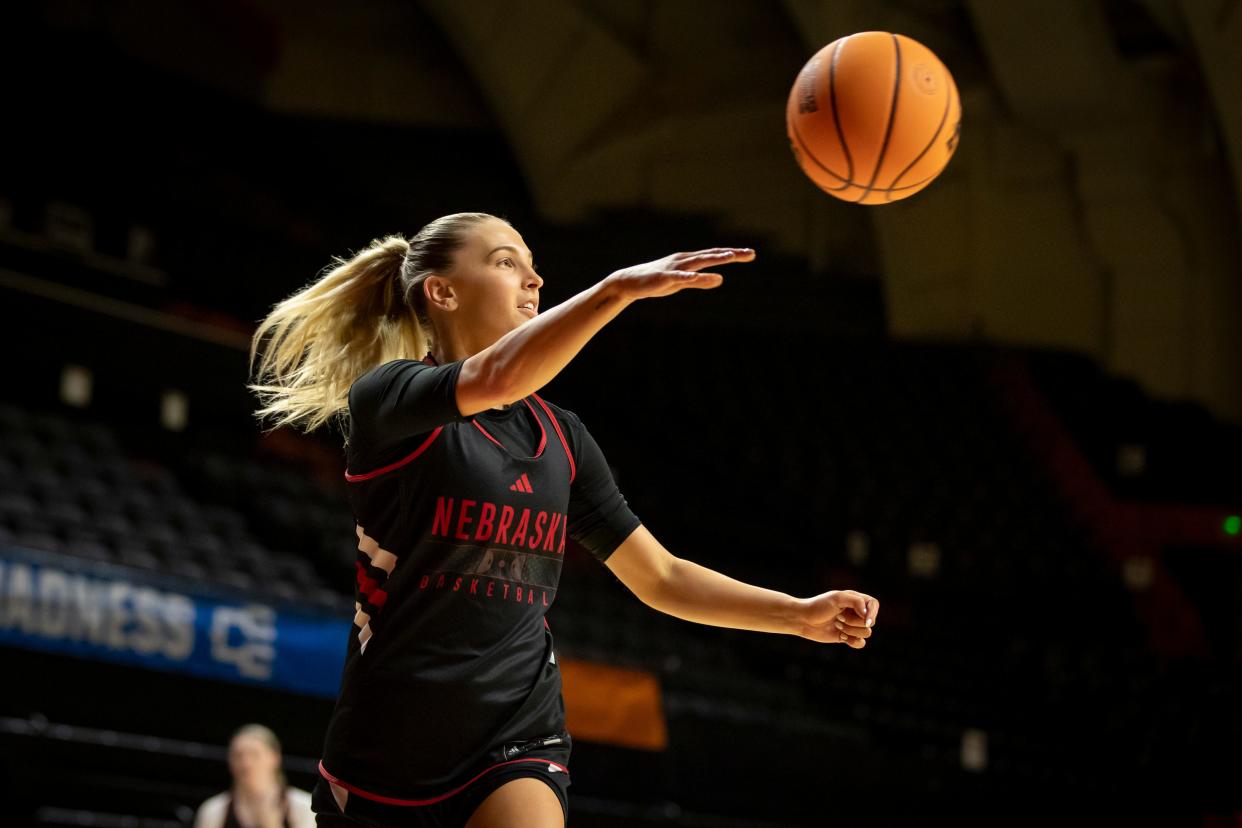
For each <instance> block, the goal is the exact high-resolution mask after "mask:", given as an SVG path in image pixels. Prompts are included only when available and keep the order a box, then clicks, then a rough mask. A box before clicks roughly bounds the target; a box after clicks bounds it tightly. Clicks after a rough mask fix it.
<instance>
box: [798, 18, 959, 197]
mask: <svg viewBox="0 0 1242 828" xmlns="http://www.w3.org/2000/svg"><path fill="white" fill-rule="evenodd" d="M785 127H786V131H787V132H788V133H789V143H790V146H791V147H792V148H793V153H794V157H795V158H796V159H797V160H798V166H800V167H801V168H802V171H803V172H804V173H806V175H807V177H808V178H810V179H811V180H812V181H814V182H815V184H816V185H817V186H818V187H819V188H820V189H821V190H823V191H824V192H826V193H829V194H830V195H834V196H836V197H837V198H839V199H841V200H843V201H852V202H855V203H857V204H887V203H888V202H890V201H897V200H899V199H903V198H907V197H909V196H912V195H914V194H915V193H917V192H918V191H919V190H921V189H923V188H924V187H926V186H927V185H928V184H930V183H931V182H932V181H933V180H934V179H935V178H936V176H938V175H940V171H941V170H943V169H944V168H945V165H946V164H948V163H949V159H950V158H951V157H953V151H954V150H955V149H957V139H958V134H959V133H960V131H961V127H962V102H961V99H960V98H959V97H958V93H957V85H956V84H954V83H953V76H952V75H950V74H949V70H948V69H946V68H945V66H944V64H943V63H941V62H940V59H939V58H938V57H936V55H935V54H934V53H933V52H932V51H931V50H930V49H928V48H927V47H926V46H924V45H923V44H922V43H919V42H918V41H917V40H911V39H910V38H908V37H906V36H905V35H899V34H891V33H889V32H859V33H858V34H852V35H848V36H846V37H843V38H841V39H839V40H834V41H833V42H832V43H829V44H828V45H827V46H825V47H824V48H822V49H820V50H819V51H818V52H816V53H815V55H814V57H812V58H811V59H810V60H809V61H807V63H806V65H805V66H803V67H802V71H801V72H799V73H798V78H797V80H796V81H794V85H793V88H792V89H791V90H789V101H788V102H787V103H786V105H785Z"/></svg>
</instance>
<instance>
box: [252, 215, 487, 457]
mask: <svg viewBox="0 0 1242 828" xmlns="http://www.w3.org/2000/svg"><path fill="white" fill-rule="evenodd" d="M494 218H495V216H491V215H489V214H487V213H454V214H453V215H449V216H443V217H441V218H438V219H436V220H435V221H433V222H431V223H430V224H428V225H427V226H425V227H423V229H422V230H420V231H419V232H418V234H417V235H416V236H414V238H412V239H408V240H407V239H405V238H403V237H402V236H401V235H400V234H396V235H391V236H385V237H383V238H381V239H376V240H375V241H372V242H371V244H370V246H368V247H367V248H365V249H364V250H362V251H361V252H360V253H358V254H357V255H355V256H354V257H353V258H351V259H349V260H345V259H342V258H340V257H336V258H334V259H333V261H332V264H330V265H328V267H327V268H325V269H324V270H325V271H327V272H326V274H324V275H322V276H321V277H320V278H319V279H318V280H317V281H315V282H312V283H311V284H309V285H307V286H306V287H304V288H302V289H301V290H299V291H298V292H297V293H294V294H293V295H292V296H290V297H288V298H287V299H285V300H283V301H281V302H280V303H278V304H277V305H275V307H274V308H273V309H272V311H271V313H269V314H268V315H267V317H266V318H265V319H264V320H263V321H262V322H261V323H260V324H259V327H258V329H257V330H256V331H255V333H254V336H253V338H252V339H251V343H250V373H251V376H252V377H253V378H254V382H253V383H252V384H249V385H247V388H249V389H250V390H251V391H254V392H255V393H256V394H257V395H258V397H259V400H260V403H261V405H262V407H261V408H260V409H259V410H258V411H257V412H255V416H256V417H257V418H258V419H259V420H260V422H262V421H263V420H265V419H270V420H271V421H272V424H271V427H270V428H271V429H276V428H279V427H281V426H285V425H293V426H295V427H297V426H300V427H301V428H302V429H303V430H304V431H306V432H310V431H314V430H315V429H317V428H319V427H320V426H322V425H323V424H324V423H326V422H328V421H329V420H332V419H334V418H338V417H339V418H340V425H341V429H342V432H343V433H344V434H346V435H347V434H348V433H349V429H348V424H347V423H346V422H345V418H346V417H347V416H348V414H349V388H350V386H351V385H353V383H354V380H356V379H357V378H358V377H360V376H362V375H363V374H365V373H366V372H367V371H369V370H371V369H372V368H374V367H376V366H378V365H383V364H384V363H385V362H390V361H391V360H394V359H421V358H422V357H423V356H425V355H426V353H427V350H428V348H429V347H430V346H431V343H432V336H433V328H432V324H431V319H430V318H429V316H428V314H427V307H426V297H425V296H424V294H423V282H424V281H425V280H426V278H427V277H428V276H429V275H431V274H432V273H441V274H442V273H446V272H447V271H448V270H450V269H451V268H452V264H453V252H454V251H455V250H457V248H459V247H460V246H461V245H462V242H463V239H464V236H465V233H466V231H467V230H468V229H469V228H470V227H471V226H473V225H474V224H477V223H479V222H481V221H484V220H487V219H494ZM502 220H503V219H502ZM265 339H266V340H267V341H266V345H265V347H264V349H263V355H262V357H261V358H260V359H259V363H258V372H257V373H255V358H256V355H257V354H258V352H259V345H260V343H261V342H263V341H264V340H265ZM269 430H270V429H269Z"/></svg>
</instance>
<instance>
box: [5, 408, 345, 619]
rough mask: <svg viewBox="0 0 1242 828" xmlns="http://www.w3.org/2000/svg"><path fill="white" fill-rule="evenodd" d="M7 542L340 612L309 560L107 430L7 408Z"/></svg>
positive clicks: (340, 602) (339, 595)
mask: <svg viewBox="0 0 1242 828" xmlns="http://www.w3.org/2000/svg"><path fill="white" fill-rule="evenodd" d="M0 541H4V542H12V543H15V544H18V545H20V546H25V547H30V548H33V549H41V550H47V551H50V552H61V553H68V554H72V555H77V556H80V557H84V558H90V559H92V560H98V561H105V562H109V563H117V564H123V565H126V566H132V567H138V568H142V569H150V570H157V571H160V572H165V573H169V574H172V575H175V576H181V577H184V578H190V579H206V580H209V581H211V582H214V583H216V584H219V585H221V586H225V587H232V588H235V589H240V590H252V591H256V592H258V591H262V592H264V593H265V594H269V595H273V596H275V597H278V598H284V599H288V600H293V601H302V602H309V603H312V604H317V605H321V606H324V607H332V608H340V607H342V606H344V605H345V603H346V601H345V599H344V596H343V592H342V590H341V589H340V588H339V587H338V588H336V589H333V588H330V587H328V586H327V585H326V584H324V583H323V581H322V580H321V579H320V577H319V575H318V574H317V573H316V571H315V569H314V566H313V565H312V562H311V561H310V560H307V559H306V558H304V557H301V556H298V555H294V554H289V553H288V552H286V551H284V550H274V549H270V548H268V547H267V546H265V545H263V544H262V543H260V542H259V541H257V540H256V539H255V537H254V534H253V533H252V532H251V530H250V528H249V524H248V520H247V518H246V516H245V515H244V514H243V513H241V512H239V511H237V510H236V509H234V508H232V507H231V506H228V505H225V504H220V503H202V502H200V501H198V500H196V499H195V498H193V497H190V496H187V494H186V493H185V491H184V489H183V487H182V486H181V484H180V482H179V481H178V480H177V478H176V477H175V476H174V475H173V474H172V473H171V472H170V471H169V470H168V469H166V468H164V467H162V466H159V465H154V464H150V463H138V462H132V461H131V460H130V459H129V458H128V457H127V456H126V455H125V453H124V452H123V450H122V449H121V447H120V445H119V443H118V441H117V439H116V437H115V435H114V434H113V433H112V431H111V430H110V429H109V428H107V427H106V426H104V425H102V424H99V423H92V422H89V421H82V422H79V421H78V420H77V419H76V418H73V417H69V416H63V415H56V414H52V415H49V414H48V413H46V412H43V413H40V414H37V415H31V414H29V413H28V412H25V411H22V410H21V409H19V408H17V407H14V406H12V405H8V404H5V405H0Z"/></svg>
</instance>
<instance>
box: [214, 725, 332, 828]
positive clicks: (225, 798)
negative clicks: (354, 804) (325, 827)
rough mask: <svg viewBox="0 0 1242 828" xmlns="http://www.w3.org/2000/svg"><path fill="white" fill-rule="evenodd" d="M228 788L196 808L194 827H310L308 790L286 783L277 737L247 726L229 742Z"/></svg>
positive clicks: (262, 728) (268, 732)
mask: <svg viewBox="0 0 1242 828" xmlns="http://www.w3.org/2000/svg"><path fill="white" fill-rule="evenodd" d="M229 773H231V774H232V775H233V786H232V787H231V788H230V789H229V790H227V791H224V792H223V793H218V794H216V795H215V796H213V797H212V798H211V799H208V800H207V801H206V802H204V803H203V804H202V805H200V806H199V808H198V812H197V813H195V815H194V828H312V826H314V824H315V815H314V813H312V812H311V802H310V800H311V798H310V793H309V792H308V791H304V790H301V789H300V788H294V787H290V785H289V784H288V782H286V781H285V774H284V772H282V771H281V769H280V741H279V740H278V739H277V738H276V734H275V733H273V732H272V731H271V729H270V728H266V727H264V726H263V725H261V724H248V725H245V726H243V727H241V728H239V729H238V730H237V732H236V733H234V734H233V738H232V739H231V740H229Z"/></svg>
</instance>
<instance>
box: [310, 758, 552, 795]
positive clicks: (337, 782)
mask: <svg viewBox="0 0 1242 828" xmlns="http://www.w3.org/2000/svg"><path fill="white" fill-rule="evenodd" d="M517 762H539V763H540V764H544V765H556V766H557V767H558V768H560V769H561V770H563V771H564V772H565V773H569V768H567V767H565V766H564V765H562V764H561V763H559V762H553V761H551V760H549V759H536V758H534V757H530V756H528V757H526V758H523V759H510V760H509V761H507V762H498V763H496V764H495V765H492V766H491V767H489V768H486V769H484V770H482V771H479V773H478V774H477V775H476V776H475V777H474V778H473V779H471V780H470V781H469V782H466V783H465V784H463V785H459V786H458V787H456V788H454V789H453V790H451V791H449V792H448V793H446V794H440V795H439V796H434V797H432V798H431V799H396V798H395V797H391V796H380V795H379V794H375V793H371V792H370V791H364V790H363V789H362V788H359V787H358V786H357V785H351V784H349V783H348V782H345V781H344V780H341V779H338V778H336V777H335V776H333V775H332V774H330V773H328V769H327V768H325V767H324V766H323V760H322V759H320V760H319V774H320V775H321V776H322V777H323V778H324V779H326V780H328V781H329V782H331V783H332V784H333V785H338V786H340V787H342V788H344V789H345V790H347V791H349V792H350V793H351V794H357V795H358V796H360V797H362V798H363V799H369V800H371V801H372V802H380V803H383V804H384V805H434V804H435V803H437V802H441V801H443V800H445V799H448V798H449V797H450V796H452V795H453V794H456V793H461V792H462V791H464V790H465V789H466V788H468V787H470V785H472V784H474V783H475V782H476V781H477V780H478V779H479V777H480V776H482V775H483V774H485V773H487V772H488V771H490V770H493V769H495V768H499V767H502V766H503V765H512V764H515V763H517Z"/></svg>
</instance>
